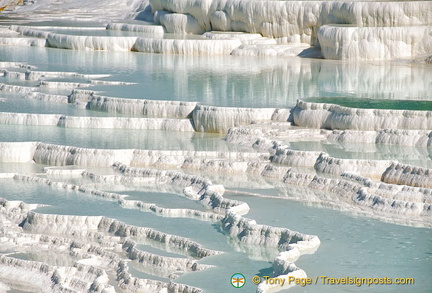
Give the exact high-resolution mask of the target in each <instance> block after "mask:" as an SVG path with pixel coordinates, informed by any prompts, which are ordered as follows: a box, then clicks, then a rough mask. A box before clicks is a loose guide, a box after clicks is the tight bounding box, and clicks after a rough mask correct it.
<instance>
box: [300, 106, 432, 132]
mask: <svg viewBox="0 0 432 293" xmlns="http://www.w3.org/2000/svg"><path fill="white" fill-rule="evenodd" d="M293 119H294V124H295V125H298V126H303V127H310V128H325V129H342V130H343V129H352V130H380V129H385V128H388V129H392V128H396V129H413V130H414V129H415V130H430V129H432V111H411V110H377V109H358V108H348V107H342V106H339V105H335V104H319V103H306V102H303V101H298V102H297V105H296V106H295V108H294V109H293Z"/></svg>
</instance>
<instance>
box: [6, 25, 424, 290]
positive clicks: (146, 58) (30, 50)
mask: <svg viewBox="0 0 432 293" xmlns="http://www.w3.org/2000/svg"><path fill="white" fill-rule="evenodd" d="M60 30H61V29H59V31H60ZM98 31H99V30H98ZM77 33H78V32H77ZM82 33H85V32H83V31H80V32H79V34H82ZM104 34H105V32H104ZM109 34H111V35H122V33H120V32H115V33H109ZM125 35H127V33H124V34H123V35H122V36H125ZM0 61H16V62H27V63H28V64H31V65H34V66H36V67H37V69H36V70H41V71H68V72H79V73H82V74H110V75H111V76H110V77H106V78H103V79H104V80H112V81H125V82H132V83H134V84H132V85H116V86H106V85H93V86H91V87H90V88H89V89H92V90H96V91H100V93H101V94H103V95H106V96H114V97H122V98H133V99H152V100H177V101H196V102H199V103H201V104H205V105H216V106H236V107H281V108H287V107H292V106H293V105H295V103H296V101H297V99H303V100H307V101H317V102H326V103H339V104H341V105H346V106H351V107H365V108H385V109H415V110H432V108H431V101H432V94H431V93H432V68H431V67H430V66H426V65H422V64H404V63H399V62H359V63H346V62H335V61H328V60H312V59H300V58H296V57H293V58H264V57H263V58H257V57H235V56H205V57H203V56H175V55H158V54H145V53H132V52H102V51H96V52H89V51H72V50H60V49H51V48H35V47H8V46H0ZM0 82H1V83H8V84H19V85H23V86H35V85H37V82H27V81H16V80H8V79H6V78H2V77H0ZM50 93H53V94H61V95H67V94H68V91H65V90H64V89H51V90H50ZM0 95H1V96H0V101H1V102H0V111H1V112H26V113H43V114H65V115H73V116H109V114H107V113H100V112H94V111H89V110H85V109H76V108H72V107H71V106H70V105H67V104H52V103H47V102H39V101H37V102H36V101H31V100H26V99H23V98H22V96H21V95H19V94H10V93H4V92H2V93H0ZM406 101H408V102H406ZM0 141H42V142H47V143H55V144H63V145H73V146H80V147H89V148H142V149H163V150H179V149H182V150H205V151H210V150H211V151H213V150H219V151H233V150H237V148H236V147H233V146H230V145H229V144H227V143H226V142H225V141H223V136H220V135H210V134H197V133H172V132H166V131H134V130H112V129H65V128H59V127H54V126H52V127H51V126H22V125H0ZM289 143H290V146H291V147H292V148H294V149H302V150H313V151H317V150H318V151H326V152H328V153H330V155H333V156H336V157H344V158H362V159H397V160H400V161H403V162H407V163H412V164H416V165H420V166H424V167H429V168H431V166H432V163H431V161H432V160H431V155H430V154H431V151H430V149H426V148H405V147H388V146H375V145H363V146H352V145H342V144H325V143H321V142H308V141H306V142H289ZM42 170H43V166H40V165H36V164H11V163H2V164H0V171H1V172H5V173H6V172H20V173H23V172H25V173H27V172H38V173H40V172H41V171H42ZM93 171H98V170H93ZM99 172H101V173H104V172H106V170H104V169H100V170H99ZM63 180H68V181H73V180H74V179H73V178H63ZM225 180H226V182H223V181H221V182H218V181H217V179H216V180H213V182H214V183H220V184H225V183H226V184H228V185H229V178H228V179H225ZM0 181H1V182H0V186H1V188H0V197H4V198H6V199H10V200H23V201H25V202H28V203H44V204H47V205H48V206H47V207H43V208H39V209H38V210H37V211H38V212H41V213H55V214H73V215H104V216H107V217H110V218H115V219H118V220H121V221H124V222H127V223H129V224H132V225H139V226H146V227H152V228H155V229H158V230H160V231H163V232H167V233H172V234H176V235H181V236H185V237H189V238H191V239H192V240H195V241H198V242H199V243H201V244H203V245H204V246H205V247H207V248H212V249H216V250H220V251H223V252H224V253H223V254H222V255H218V256H214V257H210V258H206V259H204V260H202V262H203V263H206V264H212V265H215V267H214V268H211V269H208V270H205V271H202V272H197V273H190V274H186V275H183V276H180V277H179V278H178V279H177V280H176V281H177V282H181V283H185V284H189V285H193V286H197V287H200V288H203V289H204V290H205V292H208V293H217V292H253V291H254V290H255V288H256V285H253V284H252V282H251V278H252V277H253V276H254V275H259V276H265V275H269V274H271V271H272V263H271V262H272V259H273V257H274V256H275V255H276V254H277V251H275V250H272V249H265V248H263V247H257V246H251V245H240V244H239V243H236V242H234V241H233V240H232V239H230V238H228V237H227V236H226V235H224V234H223V233H222V232H221V230H220V228H219V227H218V225H217V224H215V223H210V222H202V221H197V220H192V219H175V220H173V219H170V218H163V217H159V216H156V215H154V214H152V213H145V212H142V211H138V210H130V209H124V208H122V207H120V206H119V205H118V204H117V202H114V201H105V200H101V199H98V198H93V197H90V196H87V195H83V194H77V193H75V192H71V191H65V190H55V189H51V188H49V187H47V186H44V185H40V184H36V183H22V182H15V181H13V180H10V179H2V180H0ZM230 188H231V189H236V188H237V187H236V186H235V184H232V185H231V186H230ZM266 188H268V187H266ZM238 189H240V188H238ZM249 191H251V192H253V193H258V194H262V195H274V196H277V192H276V191H275V190H273V189H263V188H255V189H252V190H249ZM122 193H125V194H129V195H131V198H134V199H135V198H136V199H138V198H139V199H140V200H144V199H145V198H146V196H147V199H148V200H149V201H151V202H155V201H158V200H159V204H161V205H162V206H164V205H166V206H167V207H172V204H173V203H176V202H177V203H178V205H181V206H184V207H194V206H195V205H196V203H195V202H190V203H189V202H187V200H186V199H184V198H179V197H178V195H174V194H163V193H158V194H156V193H154V192H151V191H148V192H146V191H142V190H140V191H138V190H136V191H133V190H132V191H131V190H128V191H125V192H122ZM225 196H226V197H228V198H232V199H238V200H242V201H245V202H247V203H248V204H249V205H250V207H251V211H250V212H249V214H248V215H247V217H249V218H252V219H255V220H256V221H257V222H258V223H259V224H267V225H272V226H279V227H286V228H289V229H292V230H296V231H299V232H302V233H308V234H314V235H317V236H318V237H319V238H320V240H321V246H320V247H319V249H318V250H317V252H316V253H314V254H312V255H304V256H302V257H301V258H300V259H299V260H298V261H297V262H296V265H297V266H298V267H300V268H301V269H303V270H305V271H306V273H307V274H308V276H309V277H311V278H315V277H318V276H328V277H335V278H336V277H345V276H348V277H356V276H357V277H372V278H375V277H390V278H396V277H413V278H415V284H414V285H407V286H404V287H395V286H371V287H367V286H363V287H361V289H360V288H357V287H355V286H347V285H345V286H336V285H335V286H330V285H326V286H324V285H311V286H308V287H304V288H302V287H296V288H294V289H292V290H289V292H360V290H361V292H363V291H364V292H406V291H409V292H419V293H421V292H430V291H432V280H431V278H430V272H431V271H432V234H431V230H430V229H425V228H413V227H404V226H398V225H394V224H389V223H383V222H380V221H377V220H374V219H369V218H365V217H361V216H354V215H352V214H349V213H347V212H341V211H335V210H331V209H325V208H322V207H314V206H308V205H307V204H306V203H299V202H295V201H291V200H287V199H281V198H277V197H271V198H268V197H267V198H266V197H251V196H247V195H242V194H241V193H240V194H234V193H232V194H230V193H227V194H226V195H225ZM167 198H169V200H167ZM195 208H196V209H202V208H203V207H195ZM142 249H144V250H145V249H146V247H145V245H144V246H142ZM148 249H149V248H148ZM17 257H21V258H27V259H31V258H32V257H33V258H34V259H38V257H39V258H40V256H38V255H33V256H32V255H27V256H26V255H17ZM131 272H132V273H133V274H134V275H136V276H141V277H148V278H151V275H148V274H146V273H145V272H143V270H140V268H139V266H136V267H133V268H132V269H131ZM234 273H243V274H244V275H245V276H246V278H247V280H246V285H245V287H243V289H234V288H233V287H232V286H231V285H230V283H229V280H230V277H231V276H232V275H233V274H234ZM155 279H158V278H157V277H155Z"/></svg>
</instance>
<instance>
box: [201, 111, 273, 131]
mask: <svg viewBox="0 0 432 293" xmlns="http://www.w3.org/2000/svg"><path fill="white" fill-rule="evenodd" d="M274 112H275V109H272V108H268V109H259V108H228V107H225V108H222V107H211V106H201V105H198V106H197V107H196V109H195V110H194V111H193V121H194V125H195V129H196V130H197V131H200V132H216V133H226V132H227V131H228V129H229V128H230V127H235V126H240V125H247V124H252V123H257V122H262V121H270V120H271V119H272V115H273V113H274Z"/></svg>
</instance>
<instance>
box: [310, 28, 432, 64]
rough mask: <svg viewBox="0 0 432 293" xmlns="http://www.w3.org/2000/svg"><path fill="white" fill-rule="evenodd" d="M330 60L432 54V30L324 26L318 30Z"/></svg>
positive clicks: (379, 58)
mask: <svg viewBox="0 0 432 293" xmlns="http://www.w3.org/2000/svg"><path fill="white" fill-rule="evenodd" d="M318 39H319V43H320V46H321V53H322V54H323V56H324V58H326V59H336V60H385V59H402V58H411V57H412V56H421V55H424V54H427V53H430V52H432V27H431V26H430V25H425V26H411V27H350V26H346V27H344V26H343V25H324V26H321V27H320V28H319V30H318Z"/></svg>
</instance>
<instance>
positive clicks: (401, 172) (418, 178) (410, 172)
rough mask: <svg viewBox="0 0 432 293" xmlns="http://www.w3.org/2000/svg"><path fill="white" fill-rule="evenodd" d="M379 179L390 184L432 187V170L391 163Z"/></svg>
mask: <svg viewBox="0 0 432 293" xmlns="http://www.w3.org/2000/svg"><path fill="white" fill-rule="evenodd" d="M381 180H382V181H384V182H387V183H392V184H403V185H409V186H414V187H426V188H432V170H431V169H426V168H420V167H416V166H410V165H405V164H400V163H393V164H392V165H391V166H389V167H388V168H387V170H386V171H385V172H384V173H383V175H382V178H381Z"/></svg>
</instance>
